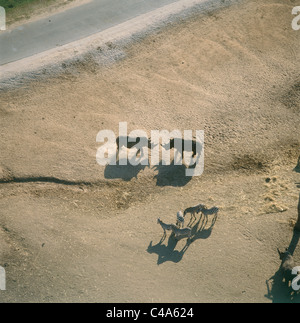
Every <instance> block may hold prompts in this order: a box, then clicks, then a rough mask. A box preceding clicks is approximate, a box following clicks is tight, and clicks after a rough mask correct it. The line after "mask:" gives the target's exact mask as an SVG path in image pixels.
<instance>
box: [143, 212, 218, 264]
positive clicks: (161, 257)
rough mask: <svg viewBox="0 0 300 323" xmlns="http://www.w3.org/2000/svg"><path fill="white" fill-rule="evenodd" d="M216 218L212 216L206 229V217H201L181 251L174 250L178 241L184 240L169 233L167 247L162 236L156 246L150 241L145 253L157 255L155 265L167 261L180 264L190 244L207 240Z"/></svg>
mask: <svg viewBox="0 0 300 323" xmlns="http://www.w3.org/2000/svg"><path fill="white" fill-rule="evenodd" d="M217 216H218V215H217V214H216V215H215V216H214V218H213V219H212V222H211V225H210V226H209V227H208V228H206V225H207V223H208V220H207V217H205V216H203V217H202V216H201V217H200V219H199V220H198V222H197V223H196V224H195V225H194V226H193V227H192V235H191V238H189V239H187V240H186V243H185V245H184V246H183V248H182V249H181V250H176V249H175V248H176V245H177V243H178V242H179V241H180V240H182V239H186V238H185V237H180V238H176V237H175V235H174V234H173V233H171V234H170V236H169V239H168V243H167V245H165V244H163V242H164V241H165V235H163V237H162V238H161V240H160V241H159V242H158V243H157V244H156V245H153V242H152V241H151V242H150V244H149V246H148V248H147V252H148V253H150V254H153V253H155V254H157V255H158V259H157V265H161V264H163V263H164V262H167V261H172V262H174V263H178V262H180V261H181V260H182V258H183V256H184V254H185V253H186V251H187V250H188V248H189V247H190V245H191V244H192V243H194V242H195V241H196V240H198V239H208V238H209V237H210V236H211V233H212V230H213V227H214V225H215V223H216V221H217Z"/></svg>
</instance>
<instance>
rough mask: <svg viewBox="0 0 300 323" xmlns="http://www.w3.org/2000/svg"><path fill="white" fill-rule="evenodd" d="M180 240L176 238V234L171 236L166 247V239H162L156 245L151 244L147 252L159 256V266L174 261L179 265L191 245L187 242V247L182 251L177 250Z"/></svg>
mask: <svg viewBox="0 0 300 323" xmlns="http://www.w3.org/2000/svg"><path fill="white" fill-rule="evenodd" d="M178 241H179V240H177V239H176V238H175V235H174V234H171V235H170V236H169V239H168V244H167V245H164V244H163V242H164V239H161V240H160V241H159V242H158V243H157V244H156V245H153V244H152V241H151V242H150V244H149V246H148V248H147V252H148V253H150V254H152V253H156V254H157V255H158V259H157V265H161V264H163V263H164V262H167V261H172V262H174V263H178V262H180V261H181V260H182V258H183V256H184V254H185V252H186V250H187V249H188V247H189V245H190V243H189V242H188V241H187V242H186V244H185V246H184V247H183V248H182V249H181V250H180V251H178V250H175V247H176V245H177V243H178Z"/></svg>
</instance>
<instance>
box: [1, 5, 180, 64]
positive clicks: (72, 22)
mask: <svg viewBox="0 0 300 323" xmlns="http://www.w3.org/2000/svg"><path fill="white" fill-rule="evenodd" d="M173 2H176V0H93V1H92V2H90V3H87V4H85V5H82V6H79V7H75V8H72V9H69V10H67V11H64V12H61V13H59V14H55V15H53V16H51V17H48V18H45V19H41V20H38V21H35V22H32V23H28V24H25V25H23V26H21V27H18V28H16V29H14V30H10V31H0V65H4V64H7V63H10V62H13V61H16V60H19V59H22V58H25V57H29V56H32V55H34V54H37V53H41V52H43V51H46V50H49V49H51V48H54V47H56V46H58V45H65V44H67V43H70V42H72V41H76V40H79V39H81V38H84V37H87V36H90V35H92V34H94V33H96V32H100V31H103V30H105V29H107V28H110V27H112V26H115V25H118V24H120V23H122V22H125V21H127V20H129V19H132V18H134V17H136V16H139V15H141V14H144V13H147V12H149V11H152V10H154V9H157V8H160V7H163V6H164V5H167V4H170V3H173Z"/></svg>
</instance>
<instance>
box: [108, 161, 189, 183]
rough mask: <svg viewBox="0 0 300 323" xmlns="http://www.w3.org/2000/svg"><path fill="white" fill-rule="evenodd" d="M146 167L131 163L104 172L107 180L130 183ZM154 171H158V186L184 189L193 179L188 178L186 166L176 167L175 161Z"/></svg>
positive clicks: (110, 166)
mask: <svg viewBox="0 0 300 323" xmlns="http://www.w3.org/2000/svg"><path fill="white" fill-rule="evenodd" d="M146 167H149V166H143V165H137V166H132V165H131V164H130V163H129V162H128V165H119V164H118V163H117V165H107V166H106V167H105V170H104V177H105V178H106V179H122V180H123V181H130V180H131V179H132V178H137V176H138V174H139V173H140V172H141V171H143V170H144V169H145V168H146ZM153 169H154V170H155V171H157V172H158V173H157V175H155V176H154V179H155V180H156V185H157V186H174V187H182V186H185V185H186V184H187V183H189V182H190V181H191V179H192V177H190V176H186V174H185V171H186V169H187V168H186V166H185V165H174V161H172V162H171V165H161V164H160V165H157V166H154V167H153Z"/></svg>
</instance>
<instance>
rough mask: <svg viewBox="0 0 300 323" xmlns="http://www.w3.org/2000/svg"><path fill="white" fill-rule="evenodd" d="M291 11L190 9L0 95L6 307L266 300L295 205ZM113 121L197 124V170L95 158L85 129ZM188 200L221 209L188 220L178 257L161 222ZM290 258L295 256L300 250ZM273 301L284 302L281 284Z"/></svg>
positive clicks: (273, 6) (281, 7)
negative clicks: (200, 141)
mask: <svg viewBox="0 0 300 323" xmlns="http://www.w3.org/2000/svg"><path fill="white" fill-rule="evenodd" d="M294 6H295V3H294V2H293V1H286V0H268V1H253V0H252V1H245V2H244V3H243V4H239V5H233V6H231V7H228V8H223V9H220V10H214V11H205V12H198V13H197V12H196V11H194V12H193V13H192V15H191V16H190V18H189V19H187V20H182V21H177V23H175V22H173V23H172V24H169V25H167V26H165V28H163V29H160V30H157V31H156V32H155V33H153V34H151V35H148V36H147V37H145V38H142V39H140V40H139V41H136V42H135V43H133V44H127V46H125V47H118V46H119V45H118V44H117V43H114V42H112V43H107V44H106V45H105V46H104V47H101V46H100V47H99V48H98V50H96V51H94V52H93V53H92V54H90V55H87V56H86V57H85V59H84V60H81V61H75V62H73V63H72V64H71V63H64V64H63V65H62V72H61V73H60V74H57V75H55V76H53V75H52V74H51V75H52V76H51V77H50V76H49V77H43V78H42V77H41V78H39V79H36V80H34V81H32V82H27V83H26V82H25V83H24V84H23V86H22V87H18V88H15V89H13V88H10V89H6V90H3V91H2V92H1V96H0V115H1V118H0V129H1V137H0V147H1V156H0V177H1V178H2V184H0V196H1V199H0V210H1V211H0V212H1V216H0V239H1V251H0V261H1V262H0V265H1V264H2V265H3V264H6V267H5V268H6V270H7V277H8V283H7V291H6V292H5V294H3V293H1V294H0V300H1V301H5V302H6V301H25V302H29V301H100V302H127V301H129V302H151V301H159V302H203V301H205V302H214V301H217V302H257V301H258V302H270V301H271V299H270V298H269V297H266V294H268V290H267V285H266V280H267V279H269V278H270V277H271V276H272V275H274V274H275V273H276V271H277V270H278V268H279V265H280V260H279V257H278V255H277V251H276V248H277V247H279V248H281V249H284V248H285V247H288V246H289V244H290V241H291V238H292V235H293V231H292V224H293V223H295V220H296V218H297V205H298V198H299V189H298V188H297V183H299V182H300V176H299V172H296V171H293V169H294V168H295V166H296V165H297V161H298V157H299V148H300V141H299V122H300V108H299V104H300V94H299V93H300V92H299V88H300V87H299V84H300V78H299V72H298V70H299V60H300V56H299V54H300V48H299V39H300V32H296V31H293V30H292V28H291V20H292V18H293V16H292V15H291V11H292V8H293V7H294ZM110 53H111V55H110ZM108 59H110V60H109V62H110V64H107V62H108ZM44 72H45V75H46V76H47V75H49V74H47V73H48V71H47V70H45V71H44ZM50 72H51V71H50ZM50 72H49V73H50ZM119 121H127V122H128V124H129V128H130V129H129V130H130V131H131V130H134V129H143V130H145V131H146V132H147V133H149V134H150V131H151V129H168V130H173V129H177V128H178V129H180V130H184V129H199V130H203V129H204V130H205V171H204V175H203V176H201V177H198V178H192V179H191V178H186V177H184V176H182V174H183V171H184V169H183V168H179V169H177V168H174V167H171V168H168V167H163V166H160V167H158V169H153V168H149V167H146V168H144V169H140V168H132V167H128V168H125V169H123V168H119V167H112V166H108V167H106V168H104V167H100V166H99V165H97V163H96V158H95V156H96V151H97V148H98V147H99V145H98V144H97V143H96V135H97V133H98V131H100V130H102V129H112V130H114V131H116V132H117V131H118V123H119ZM298 187H299V184H298ZM197 203H204V204H207V205H208V206H213V205H217V206H219V207H220V212H219V216H218V218H217V221H216V223H215V224H214V226H212V227H211V226H210V225H211V220H212V218H211V217H210V218H209V221H208V223H207V224H206V226H205V227H202V228H201V223H202V222H201V221H200V222H199V223H198V224H197V223H196V224H195V227H193V233H194V239H195V241H194V242H193V243H191V244H190V245H189V246H188V248H187V250H186V251H185V252H180V251H181V250H182V249H183V248H184V246H185V243H186V240H185V239H184V240H181V241H179V242H178V243H177V244H175V241H174V239H173V238H172V237H171V238H170V239H169V234H168V237H167V239H166V240H165V241H164V242H163V243H162V244H158V243H159V240H160V238H161V235H162V233H163V232H162V230H161V228H160V227H159V225H158V224H157V223H156V220H157V218H158V217H160V218H161V219H162V220H164V221H165V222H168V223H169V222H175V221H176V213H177V211H178V210H180V209H181V210H182V209H184V208H186V207H189V206H192V205H196V204H197ZM198 219H199V216H198ZM203 225H204V224H203ZM197 230H198V233H196V231H197ZM294 256H295V261H296V262H297V261H298V265H300V251H299V247H298V248H296V250H295V253H294ZM269 296H270V297H271V296H272V297H273V300H274V301H289V299H288V298H287V292H286V291H285V289H284V288H282V286H281V284H280V283H278V281H276V283H275V285H274V288H273V291H272V295H269ZM294 301H298V302H299V297H298V298H296V299H295V300H294Z"/></svg>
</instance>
